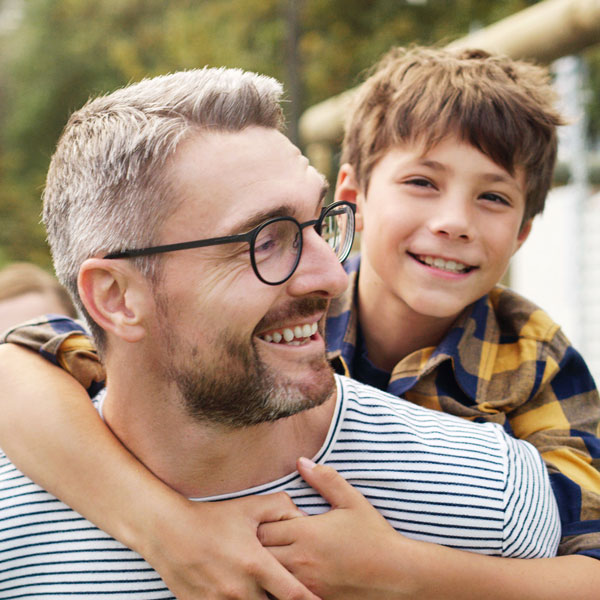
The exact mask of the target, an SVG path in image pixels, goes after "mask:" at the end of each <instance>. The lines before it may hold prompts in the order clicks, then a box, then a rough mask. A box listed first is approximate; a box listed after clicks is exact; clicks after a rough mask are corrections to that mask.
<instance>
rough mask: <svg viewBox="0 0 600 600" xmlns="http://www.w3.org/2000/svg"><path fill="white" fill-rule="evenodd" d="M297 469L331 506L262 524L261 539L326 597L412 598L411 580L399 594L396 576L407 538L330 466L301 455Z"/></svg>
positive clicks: (278, 557)
mask: <svg viewBox="0 0 600 600" xmlns="http://www.w3.org/2000/svg"><path fill="white" fill-rule="evenodd" d="M298 470H299V471H300V473H301V475H302V476H303V477H304V479H305V480H306V481H307V482H308V483H309V484H310V485H311V486H312V487H313V488H315V489H316V490H317V491H318V492H319V493H320V494H321V495H322V496H323V497H324V498H325V499H326V500H327V501H328V502H329V504H331V507H332V509H331V510H330V511H329V512H327V513H325V514H322V515H315V516H311V517H302V518H294V519H292V520H288V521H279V522H277V523H263V524H262V525H261V526H260V527H259V530H258V537H259V539H260V541H261V542H262V544H263V545H264V546H265V547H266V548H268V550H269V551H270V552H271V553H272V554H273V556H274V557H275V558H277V560H278V561H279V562H280V563H281V564H282V565H284V566H285V567H286V568H287V569H288V570H289V571H290V572H291V573H293V574H294V575H295V576H296V577H297V578H298V579H299V580H300V581H302V582H303V583H304V584H306V586H307V587H308V588H310V589H311V590H312V591H313V592H315V593H316V594H318V595H319V596H320V597H321V598H323V599H324V600H334V599H339V600H342V599H343V600H353V599H357V600H358V599H360V600H367V599H369V598H377V599H378V600H381V598H386V599H392V598H411V597H414V596H413V594H416V590H412V589H410V588H411V582H410V581H403V585H402V588H403V590H402V593H400V590H399V589H398V588H399V587H400V586H399V585H398V581H396V580H397V578H398V576H399V574H400V569H399V568H398V567H399V564H398V561H399V560H400V559H399V558H398V556H399V555H401V554H403V553H404V552H406V551H407V549H405V544H407V543H410V541H409V540H407V538H405V537H404V536H401V535H400V534H399V533H397V532H396V531H395V530H394V529H393V527H392V526H391V525H389V523H388V522H387V521H386V520H385V519H384V518H383V517H382V516H381V515H380V514H379V513H378V512H377V511H376V510H375V509H374V508H373V507H372V506H371V504H370V503H369V502H368V501H367V500H366V499H365V498H364V496H363V495H362V494H361V493H360V492H359V491H358V490H356V489H354V488H353V487H352V486H351V485H350V484H349V483H348V482H347V481H346V480H345V479H344V478H343V477H341V476H340V475H339V474H338V473H337V472H336V471H335V470H334V469H332V468H331V467H326V466H322V465H314V463H312V462H311V461H308V460H307V459H300V460H299V461H298Z"/></svg>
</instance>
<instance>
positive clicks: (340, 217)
mask: <svg viewBox="0 0 600 600" xmlns="http://www.w3.org/2000/svg"><path fill="white" fill-rule="evenodd" d="M353 219H354V213H353V212H352V209H351V208H350V207H349V206H344V205H341V206H336V207H332V208H331V209H330V210H328V211H327V212H326V213H325V214H324V215H323V218H322V221H321V227H320V231H319V233H320V234H321V237H323V239H325V241H326V242H327V243H328V244H329V246H330V247H331V249H332V250H333V251H334V252H335V254H336V256H337V257H338V259H339V260H340V261H343V260H344V259H345V258H346V257H347V256H348V253H349V252H350V248H351V246H352V240H353V237H354V226H353V223H354V220H353ZM301 249H302V230H301V228H300V226H299V224H298V223H297V222H296V221H295V220H294V219H290V218H286V217H283V218H281V219H278V220H276V221H272V222H270V223H268V224H266V225H265V226H264V227H262V228H261V229H259V230H258V231H257V233H256V236H255V238H254V241H253V243H252V249H251V252H252V256H253V264H254V268H255V270H256V272H257V274H258V275H259V277H260V278H261V279H262V280H263V281H265V282H267V283H270V284H277V283H282V282H283V281H285V280H286V279H287V278H288V277H290V276H291V274H292V273H293V272H294V270H295V269H296V266H297V265H298V262H299V260H300V252H301Z"/></svg>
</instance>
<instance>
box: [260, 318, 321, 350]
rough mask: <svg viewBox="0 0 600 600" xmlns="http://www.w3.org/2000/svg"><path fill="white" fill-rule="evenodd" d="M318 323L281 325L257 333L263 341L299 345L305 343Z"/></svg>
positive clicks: (314, 331)
mask: <svg viewBox="0 0 600 600" xmlns="http://www.w3.org/2000/svg"><path fill="white" fill-rule="evenodd" d="M318 328H319V326H318V324H317V323H316V322H314V323H303V324H299V325H295V326H294V327H283V328H281V329H273V330H271V331H268V332H265V333H261V334H259V336H258V337H259V338H260V339H262V340H264V341H265V342H270V343H274V344H286V345H289V346H300V345H302V344H307V343H308V342H309V341H310V339H311V337H312V336H313V335H315V334H316V333H317V331H318Z"/></svg>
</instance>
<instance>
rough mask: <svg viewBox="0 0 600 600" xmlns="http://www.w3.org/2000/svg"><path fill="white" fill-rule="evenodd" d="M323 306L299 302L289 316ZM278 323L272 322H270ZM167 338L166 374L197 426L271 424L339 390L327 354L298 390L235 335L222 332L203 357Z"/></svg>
mask: <svg viewBox="0 0 600 600" xmlns="http://www.w3.org/2000/svg"><path fill="white" fill-rule="evenodd" d="M322 303H323V301H321V300H311V299H306V300H302V301H299V302H297V303H295V304H294V306H293V307H292V308H291V309H288V310H287V311H286V316H291V317H292V318H294V317H300V316H307V315H311V314H315V312H317V311H318V310H320V309H321V306H322ZM324 306H325V307H326V303H325V304H324ZM322 310H324V308H322ZM276 319H277V317H276V316H273V317H271V318H269V321H270V322H271V323H274V322H276ZM266 325H267V322H266V320H263V322H261V323H260V324H259V325H258V326H257V328H256V331H264V330H265V329H266V328H267V327H266ZM163 335H164V338H163V339H164V342H165V349H166V357H167V358H166V360H167V361H168V362H167V364H166V365H165V367H166V373H165V374H166V375H167V377H168V378H169V379H170V380H171V381H172V382H174V383H175V385H176V386H177V388H178V391H179V394H180V398H181V401H182V403H183V405H184V409H185V411H186V413H187V414H188V415H189V416H190V417H192V418H193V419H195V420H198V421H202V422H211V423H213V424H217V425H222V426H225V427H229V428H238V427H248V426H250V425H257V424H259V423H266V422H272V421H276V420H278V419H282V418H284V417H289V416H291V415H294V414H297V413H299V412H302V411H304V410H308V409H310V408H314V407H316V406H320V405H321V404H323V403H324V402H325V400H327V398H329V396H330V395H331V393H332V392H333V389H334V387H335V381H334V378H333V371H332V369H331V367H330V365H329V363H328V362H327V359H326V357H325V355H324V354H323V356H320V357H318V358H315V359H313V360H312V361H310V362H309V363H307V365H306V368H307V369H309V370H310V371H311V373H312V377H311V381H310V384H298V383H294V382H293V381H292V380H291V379H290V378H289V377H288V376H287V375H286V374H285V373H282V372H276V371H275V370H274V369H273V368H269V367H268V365H267V364H265V362H264V361H263V360H262V359H261V358H260V356H259V353H258V350H257V349H256V347H255V344H254V343H253V342H251V343H247V342H245V341H242V340H240V339H239V337H238V338H236V337H235V336H234V335H232V334H231V332H227V331H223V332H222V334H221V335H220V336H219V339H218V341H215V345H214V347H211V348H207V352H205V353H201V352H200V351H199V350H198V348H197V347H190V346H189V344H186V343H184V342H183V341H182V340H181V339H177V336H176V335H175V334H173V332H172V331H171V330H170V329H169V328H168V327H164V328H163ZM177 357H179V360H177ZM207 357H208V358H209V360H208V361H207V360H206V358H207Z"/></svg>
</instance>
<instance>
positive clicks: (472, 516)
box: [0, 376, 560, 600]
mask: <svg viewBox="0 0 600 600" xmlns="http://www.w3.org/2000/svg"><path fill="white" fill-rule="evenodd" d="M336 379H337V384H338V401H337V404H336V410H335V414H334V418H333V420H332V423H331V427H330V429H329V432H328V435H327V439H326V440H325V443H324V444H323V447H322V448H321V450H320V451H319V453H318V454H317V456H316V457H314V460H315V461H316V462H319V463H324V464H329V465H331V466H333V467H335V468H336V469H337V470H338V471H339V472H340V473H341V474H342V475H343V476H344V477H345V478H346V479H348V480H349V481H350V482H351V483H352V485H354V486H355V487H356V488H358V489H359V490H360V491H361V492H362V493H363V494H364V495H365V496H366V497H367V498H368V499H369V501H370V502H371V503H372V504H373V505H374V506H375V507H376V508H377V509H378V510H379V512H381V513H382V514H383V515H384V516H385V517H386V518H387V519H388V521H389V522H390V523H391V524H392V525H393V526H394V527H395V528H396V529H397V530H398V531H400V532H401V533H403V534H405V535H407V536H409V537H412V538H415V539H420V540H425V541H429V542H435V543H439V544H444V545H446V546H451V547H454V548H461V549H463V550H470V551H474V552H480V553H485V554H490V555H499V556H512V557H522V558H534V557H548V556H553V555H554V554H555V553H556V549H557V547H558V541H559V538H560V524H559V517H558V510H557V507H556V502H555V500H554V497H553V495H552V492H551V489H550V484H549V482H548V476H547V474H546V468H545V466H544V464H543V462H542V460H541V458H540V456H539V454H538V453H537V451H536V450H535V449H534V448H533V447H532V446H530V445H529V444H527V443H525V442H521V441H516V440H514V439H512V438H510V437H509V436H507V435H506V434H505V433H504V431H503V430H502V428H501V427H499V426H498V425H495V424H492V423H486V424H483V425H482V424H474V423H470V422H468V421H463V420H461V419H458V418H456V417H453V416H450V415H445V414H442V413H438V412H433V411H429V410H427V409H423V408H420V407H418V406H414V405H412V404H410V403H408V402H405V401H404V400H400V399H398V398H396V397H394V396H390V395H388V394H386V393H384V392H381V391H379V390H376V389H374V388H370V387H366V386H364V385H363V384H360V383H357V382H355V381H352V380H350V379H347V378H345V377H337V376H336ZM278 491H286V492H288V494H289V495H290V496H291V497H292V498H293V499H294V501H295V502H296V504H297V505H298V506H299V507H300V508H302V509H304V510H305V511H306V512H307V513H309V514H317V513H321V512H324V511H325V510H327V508H328V505H327V504H326V502H325V501H324V500H323V498H321V496H319V495H318V494H317V493H316V492H315V491H314V490H312V489H311V488H309V487H308V486H307V485H306V484H305V483H304V482H303V480H302V479H301V478H300V476H299V475H298V473H292V474H290V475H289V476H287V477H283V478H281V479H279V480H277V481H275V482H272V483H269V484H266V485H262V486H258V487H256V488H253V489H251V490H245V491H243V492H240V493H237V494H228V495H224V496H218V497H216V496H215V497H211V498H205V499H204V500H217V499H225V498H234V497H240V496H244V495H249V494H255V493H260V494H264V493H270V492H278ZM199 535H201V532H199ZM87 595H95V596H97V597H102V596H104V595H106V596H107V597H110V598H112V599H115V600H121V599H122V600H125V599H129V600H132V599H133V600H137V599H139V600H142V599H143V600H153V599H163V598H172V597H173V596H172V595H171V594H170V593H169V592H168V590H167V589H166V588H165V586H164V584H163V583H162V581H161V579H160V577H159V576H158V574H157V573H156V572H155V571H154V570H153V569H152V568H151V567H150V566H149V565H148V564H147V563H146V562H145V561H144V560H143V559H142V558H141V557H140V556H139V555H138V554H136V553H135V552H133V551H132V550H129V549H128V548H126V547H124V546H123V545H122V544H120V543H119V542H117V541H115V540H114V539H112V538H111V537H110V536H108V535H107V534H106V533H104V532H103V531H101V530H99V529H97V528H96V527H94V525H92V524H91V523H90V522H88V521H87V520H85V519H84V518H83V517H81V516H80V515H79V514H78V513H76V512H75V511H73V510H71V509H70V508H69V507H67V506H66V505H65V504H63V503H62V502H60V501H59V500H57V499H56V498H54V497H53V496H51V495H50V494H48V493H47V492H45V491H44V490H42V489H41V488H40V487H39V486H37V485H35V484H34V483H32V482H31V481H30V480H29V479H27V478H26V477H25V476H23V475H22V474H21V473H20V471H18V470H17V469H16V468H15V467H14V466H13V465H12V463H10V461H9V460H8V459H7V458H6V456H5V455H4V454H2V453H0V598H7V599H8V598H52V599H57V600H60V599H65V600H66V599H69V600H72V599H73V598H77V597H83V596H87Z"/></svg>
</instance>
